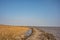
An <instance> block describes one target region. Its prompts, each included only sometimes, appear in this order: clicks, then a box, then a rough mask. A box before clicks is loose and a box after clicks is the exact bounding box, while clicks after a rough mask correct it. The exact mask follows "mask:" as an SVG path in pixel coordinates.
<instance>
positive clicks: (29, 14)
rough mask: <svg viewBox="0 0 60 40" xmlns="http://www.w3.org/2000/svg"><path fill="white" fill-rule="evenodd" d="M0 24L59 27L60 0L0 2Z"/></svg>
mask: <svg viewBox="0 0 60 40" xmlns="http://www.w3.org/2000/svg"><path fill="white" fill-rule="evenodd" d="M0 24H6V25H20V26H60V0H0Z"/></svg>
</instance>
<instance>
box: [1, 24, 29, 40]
mask: <svg viewBox="0 0 60 40" xmlns="http://www.w3.org/2000/svg"><path fill="white" fill-rule="evenodd" d="M28 30H30V28H28V27H16V26H6V25H5V26H4V25H0V40H20V39H21V40H22V39H24V38H25V35H24V33H25V32H26V31H28Z"/></svg>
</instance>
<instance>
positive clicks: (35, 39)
mask: <svg viewBox="0 0 60 40" xmlns="http://www.w3.org/2000/svg"><path fill="white" fill-rule="evenodd" d="M26 40H55V39H54V38H53V36H52V37H50V38H49V39H48V37H47V36H46V35H45V32H43V31H41V30H38V29H37V28H33V34H32V35H31V36H30V37H29V38H27V39H26Z"/></svg>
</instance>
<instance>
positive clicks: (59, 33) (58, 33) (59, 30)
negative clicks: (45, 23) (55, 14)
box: [38, 27, 60, 40]
mask: <svg viewBox="0 0 60 40" xmlns="http://www.w3.org/2000/svg"><path fill="white" fill-rule="evenodd" d="M38 29H41V30H43V31H45V32H48V33H51V34H53V35H54V36H55V37H56V39H57V40H60V27H38Z"/></svg>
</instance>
